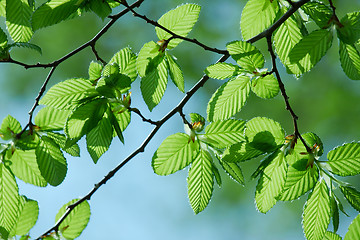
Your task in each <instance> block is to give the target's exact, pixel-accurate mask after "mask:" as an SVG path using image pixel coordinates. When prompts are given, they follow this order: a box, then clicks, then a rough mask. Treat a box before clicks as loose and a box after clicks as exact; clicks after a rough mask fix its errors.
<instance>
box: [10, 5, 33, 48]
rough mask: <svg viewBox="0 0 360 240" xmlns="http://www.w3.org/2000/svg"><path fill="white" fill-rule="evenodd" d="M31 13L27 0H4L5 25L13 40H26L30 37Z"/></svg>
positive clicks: (31, 33)
mask: <svg viewBox="0 0 360 240" xmlns="http://www.w3.org/2000/svg"><path fill="white" fill-rule="evenodd" d="M31 14H32V9H31V7H30V6H29V4H28V1H27V0H7V1H6V26H7V29H8V31H9V33H10V36H11V38H12V39H13V40H14V42H28V41H29V40H30V39H31V37H32V35H33V32H32V29H31V21H30V20H31Z"/></svg>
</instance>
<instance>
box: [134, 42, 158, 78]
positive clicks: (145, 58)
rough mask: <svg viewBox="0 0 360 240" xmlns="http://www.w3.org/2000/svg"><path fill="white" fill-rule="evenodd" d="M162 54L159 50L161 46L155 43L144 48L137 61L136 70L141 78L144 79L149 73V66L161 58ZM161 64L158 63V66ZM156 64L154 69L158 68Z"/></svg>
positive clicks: (146, 44)
mask: <svg viewBox="0 0 360 240" xmlns="http://www.w3.org/2000/svg"><path fill="white" fill-rule="evenodd" d="M160 57H161V52H160V50H159V45H157V44H156V43H155V42H154V41H150V42H148V43H145V44H144V46H143V47H142V48H141V49H140V52H139V54H138V57H137V59H136V69H137V71H138V73H139V75H140V77H144V76H145V75H146V74H147V73H148V72H149V64H150V62H152V61H154V59H155V58H159V59H161V58H160ZM158 63H159V62H157V64H158ZM156 66H157V65H156V64H154V67H155V68H156Z"/></svg>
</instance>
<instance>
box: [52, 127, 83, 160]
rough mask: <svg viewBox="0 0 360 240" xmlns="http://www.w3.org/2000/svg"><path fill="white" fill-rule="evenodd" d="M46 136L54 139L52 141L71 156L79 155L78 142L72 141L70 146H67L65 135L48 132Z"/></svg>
mask: <svg viewBox="0 0 360 240" xmlns="http://www.w3.org/2000/svg"><path fill="white" fill-rule="evenodd" d="M47 136H48V137H49V138H51V139H52V140H54V142H55V143H56V144H57V145H59V147H60V148H61V149H62V150H64V151H65V152H67V153H68V154H70V155H71V156H73V157H80V147H79V145H78V144H76V143H74V144H72V145H70V146H67V139H66V136H65V135H63V134H60V133H54V132H48V133H47Z"/></svg>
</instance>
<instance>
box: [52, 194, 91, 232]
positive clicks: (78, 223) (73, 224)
mask: <svg viewBox="0 0 360 240" xmlns="http://www.w3.org/2000/svg"><path fill="white" fill-rule="evenodd" d="M77 201H78V199H74V200H71V201H70V202H68V203H67V204H65V205H64V206H62V207H61V208H60V210H59V212H58V213H57V214H56V217H55V222H57V221H58V220H59V219H60V218H61V216H62V215H64V213H65V212H66V210H67V207H68V206H69V205H71V204H74V203H75V202H77ZM90 214H91V212H90V205H89V203H88V202H87V201H83V202H82V203H80V204H79V205H77V206H76V207H75V208H74V209H73V210H72V211H71V212H70V214H69V215H68V216H67V217H66V218H65V220H64V221H63V222H62V223H61V224H60V226H59V231H60V232H61V233H62V236H64V237H65V238H67V239H74V238H77V237H78V236H80V234H81V233H82V231H83V230H84V229H85V227H86V226H87V224H88V222H89V219H90Z"/></svg>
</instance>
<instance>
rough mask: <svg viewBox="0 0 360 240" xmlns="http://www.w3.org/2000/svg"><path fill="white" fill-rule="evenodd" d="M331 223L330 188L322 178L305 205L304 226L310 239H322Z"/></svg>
mask: <svg viewBox="0 0 360 240" xmlns="http://www.w3.org/2000/svg"><path fill="white" fill-rule="evenodd" d="M329 223H330V198H329V189H328V188H327V186H326V183H325V181H323V180H320V181H319V182H318V183H317V184H316V186H315V188H314V190H313V192H312V193H311V194H310V195H309V198H308V200H307V202H306V205H305V207H304V215H303V228H304V233H305V236H306V238H307V239H308V240H322V239H323V238H324V236H325V232H326V229H327V228H328V226H329Z"/></svg>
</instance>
